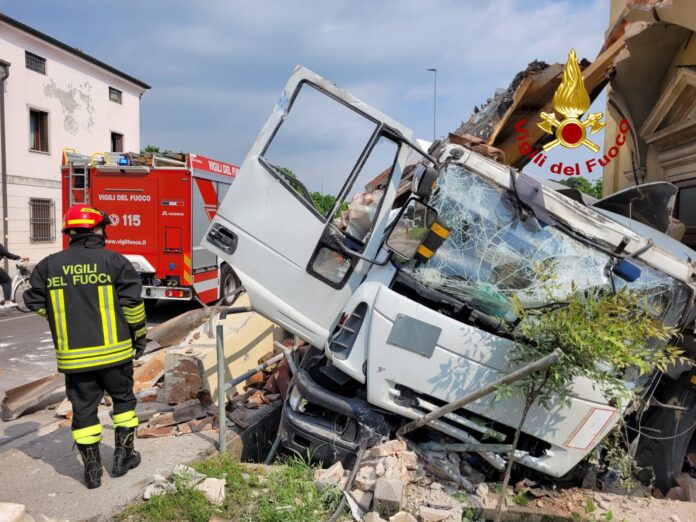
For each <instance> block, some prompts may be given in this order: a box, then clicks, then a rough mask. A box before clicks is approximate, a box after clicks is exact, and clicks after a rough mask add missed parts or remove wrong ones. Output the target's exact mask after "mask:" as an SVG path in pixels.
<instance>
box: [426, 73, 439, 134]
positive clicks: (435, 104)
mask: <svg viewBox="0 0 696 522" xmlns="http://www.w3.org/2000/svg"><path fill="white" fill-rule="evenodd" d="M426 70H427V71H428V72H431V73H435V74H434V76H433V78H434V79H435V83H434V84H433V143H434V142H435V135H436V134H435V127H436V122H437V69H436V68H435V67H432V68H430V69H426Z"/></svg>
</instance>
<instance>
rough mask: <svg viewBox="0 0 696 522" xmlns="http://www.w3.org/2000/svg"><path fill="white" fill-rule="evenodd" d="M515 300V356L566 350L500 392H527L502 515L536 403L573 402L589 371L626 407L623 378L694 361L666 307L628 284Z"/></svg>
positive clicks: (523, 360) (524, 358)
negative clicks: (558, 297)
mask: <svg viewBox="0 0 696 522" xmlns="http://www.w3.org/2000/svg"><path fill="white" fill-rule="evenodd" d="M547 279H548V278H547ZM546 291H547V293H548V298H549V299H548V300H549V302H553V301H554V299H553V294H554V292H553V289H552V288H547V289H546ZM513 302H514V310H515V313H516V315H517V317H518V318H519V323H518V327H517V328H516V331H515V333H514V337H515V343H514V344H513V347H512V348H511V350H510V351H509V352H508V355H509V357H510V360H511V362H512V363H514V364H516V365H520V366H522V365H526V364H529V363H531V362H533V361H536V360H538V359H541V358H542V357H545V356H547V355H549V354H551V353H552V352H553V351H554V350H556V349H557V348H560V349H561V350H562V352H563V355H562V356H561V359H560V361H559V362H558V363H557V364H554V365H553V366H551V367H550V368H548V369H547V370H545V371H544V372H543V373H541V374H539V373H538V374H533V375H531V376H529V377H527V378H526V379H523V380H521V381H519V382H517V383H515V384H513V385H512V386H511V387H507V388H502V389H500V390H499V393H498V395H499V397H500V396H503V397H504V396H510V395H512V393H513V391H514V390H517V391H519V392H521V394H522V395H523V397H524V408H523V410H522V417H521V420H520V424H519V425H518V428H517V431H516V433H515V437H514V440H513V451H511V452H510V455H509V461H508V468H507V470H506V474H505V478H504V481H503V491H502V492H501V497H500V499H499V511H498V513H500V509H502V501H503V496H504V494H505V490H506V488H507V482H508V480H509V477H510V471H511V468H512V460H513V459H512V455H513V454H514V451H515V449H516V447H517V443H518V441H519V434H520V432H521V430H522V426H523V425H524V422H525V420H526V417H527V414H528V413H529V411H530V409H531V407H532V406H533V405H534V404H539V405H541V406H542V407H544V408H547V409H549V408H550V407H552V406H553V405H554V403H555V404H558V403H560V404H567V403H568V401H569V393H570V389H571V386H572V384H573V381H574V380H575V379H576V377H587V378H588V379H590V380H591V381H593V382H594V383H597V384H598V385H599V386H600V388H601V389H602V391H603V393H604V395H605V397H606V398H607V400H608V401H609V402H610V404H614V405H615V406H616V407H617V409H619V410H623V408H624V407H625V406H626V405H628V404H629V402H630V401H632V400H635V399H636V398H637V397H636V395H635V391H634V389H633V388H631V387H627V386H626V384H625V381H624V378H627V379H635V378H636V377H639V376H644V375H646V374H649V373H651V372H653V371H666V369H667V367H668V366H669V365H670V364H674V363H677V362H682V363H687V364H690V361H689V360H688V359H686V358H684V357H683V355H682V354H683V351H682V350H680V349H679V348H677V347H675V346H670V345H668V342H669V341H670V340H671V339H672V338H674V337H675V336H676V334H677V331H676V330H675V329H674V328H672V327H670V326H667V325H665V324H663V322H662V320H661V315H662V311H661V310H656V309H655V308H654V307H651V306H650V305H649V303H648V296H647V295H645V293H644V292H641V291H640V290H635V289H629V288H622V289H620V290H618V291H616V292H614V293H609V292H605V291H600V290H597V291H594V292H589V293H581V292H578V291H577V290H576V289H575V288H573V289H572V291H571V295H569V296H567V298H565V302H563V303H558V306H556V307H555V308H553V309H547V310H544V311H542V312H540V311H539V310H528V309H525V308H524V306H523V304H522V301H521V300H520V299H518V298H514V299H513ZM614 458H616V457H615V456H614ZM626 469H627V470H630V469H631V467H630V466H627V467H626ZM497 520H499V518H497Z"/></svg>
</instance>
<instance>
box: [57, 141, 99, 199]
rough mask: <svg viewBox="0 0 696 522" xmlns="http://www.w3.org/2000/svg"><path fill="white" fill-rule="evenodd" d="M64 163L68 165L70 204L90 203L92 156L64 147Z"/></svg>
mask: <svg viewBox="0 0 696 522" xmlns="http://www.w3.org/2000/svg"><path fill="white" fill-rule="evenodd" d="M63 163H64V164H65V165H67V166H68V169H69V170H68V181H69V182H70V185H69V187H70V189H69V190H68V195H69V196H68V197H69V199H70V206H73V205H75V204H76V203H85V204H87V205H89V203H90V201H89V169H90V167H91V164H92V161H91V158H90V157H89V156H87V155H85V154H79V153H78V152H75V149H63Z"/></svg>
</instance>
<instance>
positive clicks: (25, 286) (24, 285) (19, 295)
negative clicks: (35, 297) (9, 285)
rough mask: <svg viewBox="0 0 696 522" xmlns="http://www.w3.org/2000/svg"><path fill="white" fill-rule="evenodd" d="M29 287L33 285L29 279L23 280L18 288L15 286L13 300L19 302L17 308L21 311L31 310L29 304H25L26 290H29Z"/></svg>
mask: <svg viewBox="0 0 696 522" xmlns="http://www.w3.org/2000/svg"><path fill="white" fill-rule="evenodd" d="M29 288H31V285H30V284H29V283H28V282H27V281H22V282H21V283H20V284H19V285H18V286H17V288H15V292H14V296H13V301H14V302H15V303H17V310H19V311H20V312H24V313H27V312H29V311H30V310H29V308H27V305H25V304H24V292H26V291H27V290H29Z"/></svg>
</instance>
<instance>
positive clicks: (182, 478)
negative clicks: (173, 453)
mask: <svg viewBox="0 0 696 522" xmlns="http://www.w3.org/2000/svg"><path fill="white" fill-rule="evenodd" d="M172 477H175V478H176V480H177V481H178V482H179V483H180V484H181V485H182V486H183V487H186V488H193V487H194V486H197V485H198V484H199V483H200V482H202V481H203V480H205V478H206V476H205V475H204V474H203V473H198V472H197V471H196V470H195V469H193V468H192V467H189V466H187V465H185V464H177V465H176V467H175V468H174V471H173V472H172Z"/></svg>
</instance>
